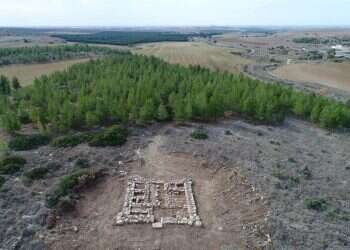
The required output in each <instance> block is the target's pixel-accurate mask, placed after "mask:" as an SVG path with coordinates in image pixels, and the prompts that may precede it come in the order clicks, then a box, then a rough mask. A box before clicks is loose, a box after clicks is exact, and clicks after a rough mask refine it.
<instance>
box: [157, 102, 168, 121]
mask: <svg viewBox="0 0 350 250" xmlns="http://www.w3.org/2000/svg"><path fill="white" fill-rule="evenodd" d="M157 118H158V120H159V121H166V120H168V119H169V113H168V111H167V109H166V107H165V105H164V104H163V103H161V104H160V105H159V107H158V112H157Z"/></svg>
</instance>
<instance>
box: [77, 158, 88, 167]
mask: <svg viewBox="0 0 350 250" xmlns="http://www.w3.org/2000/svg"><path fill="white" fill-rule="evenodd" d="M74 166H75V167H77V168H88V167H89V166H90V163H89V160H88V159H85V158H78V159H77V160H76V162H75V164H74Z"/></svg>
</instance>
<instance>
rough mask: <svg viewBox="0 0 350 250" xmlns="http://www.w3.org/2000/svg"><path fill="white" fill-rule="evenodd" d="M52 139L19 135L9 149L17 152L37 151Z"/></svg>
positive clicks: (43, 136) (38, 135) (10, 143)
mask: <svg viewBox="0 0 350 250" xmlns="http://www.w3.org/2000/svg"><path fill="white" fill-rule="evenodd" d="M49 142H50V138H49V137H48V136H45V135H40V134H37V135H18V136H16V137H15V138H13V139H12V140H11V141H10V142H9V145H8V146H9V148H10V149H12V150H15V151H22V150H31V149H36V148H38V147H40V146H43V145H47V144H48V143H49Z"/></svg>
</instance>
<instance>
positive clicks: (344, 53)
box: [332, 44, 350, 59]
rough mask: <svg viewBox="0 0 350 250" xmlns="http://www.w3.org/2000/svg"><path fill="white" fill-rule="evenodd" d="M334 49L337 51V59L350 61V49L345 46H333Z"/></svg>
mask: <svg viewBox="0 0 350 250" xmlns="http://www.w3.org/2000/svg"><path fill="white" fill-rule="evenodd" d="M332 49H334V50H335V57H338V58H342V57H344V58H349V59H350V47H345V46H343V45H340V44H338V45H335V46H332Z"/></svg>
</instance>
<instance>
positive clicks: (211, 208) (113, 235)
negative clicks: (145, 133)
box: [50, 135, 267, 250]
mask: <svg viewBox="0 0 350 250" xmlns="http://www.w3.org/2000/svg"><path fill="white" fill-rule="evenodd" d="M165 143H166V138H165V137H164V135H158V136H156V137H154V139H153V142H152V143H151V144H150V145H149V147H147V148H146V149H145V150H142V151H141V152H140V155H139V157H140V158H139V159H138V160H137V161H135V162H133V163H131V164H128V165H126V166H125V170H126V171H128V173H129V175H141V176H145V177H152V178H159V179H169V178H174V177H184V176H191V177H192V178H193V180H194V191H195V193H196V198H197V203H198V208H199V213H200V215H201V218H202V221H203V224H204V227H202V228H197V227H190V226H184V225H167V226H166V227H165V228H163V229H159V230H157V229H152V227H151V226H150V225H149V224H141V225H123V226H113V220H114V218H115V216H116V215H117V213H118V211H120V208H121V207H122V204H123V202H124V192H125V188H126V178H127V177H117V176H115V177H109V178H108V179H107V180H106V182H104V183H101V184H100V185H99V186H98V187H97V189H96V190H94V191H91V192H87V193H86V199H84V200H82V201H81V204H80V205H79V208H78V211H77V212H76V213H75V214H74V215H73V216H70V217H67V218H65V220H64V223H63V224H62V225H60V228H70V227H72V226H77V227H78V228H79V232H78V233H76V234H75V233H73V234H62V235H59V237H58V238H56V239H55V240H54V241H53V242H52V243H51V244H50V249H138V248H140V249H181V250H185V249H220V247H225V246H229V247H233V249H237V248H239V249H253V248H254V247H257V246H259V245H264V239H263V238H264V237H265V235H263V234H259V232H258V231H259V229H260V224H262V223H263V222H264V218H265V217H266V215H267V210H266V209H265V208H264V207H263V205H262V200H261V199H260V196H258V195H257V194H256V193H255V192H253V190H252V187H251V185H249V184H248V183H247V182H246V180H244V178H242V177H240V176H239V174H238V172H237V171H234V170H233V169H225V168H224V166H218V165H216V166H215V165H212V166H204V165H203V162H201V161H200V160H198V159H194V158H193V157H192V155H190V154H185V153H171V152H166V151H165V150H164V149H162V147H164V146H165ZM203 166H204V167H203ZM248 204H249V205H248ZM255 225H256V228H255V230H256V232H254V230H252V229H253V228H254V226H255ZM245 226H246V227H245ZM249 226H250V227H251V228H250V227H249Z"/></svg>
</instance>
